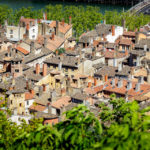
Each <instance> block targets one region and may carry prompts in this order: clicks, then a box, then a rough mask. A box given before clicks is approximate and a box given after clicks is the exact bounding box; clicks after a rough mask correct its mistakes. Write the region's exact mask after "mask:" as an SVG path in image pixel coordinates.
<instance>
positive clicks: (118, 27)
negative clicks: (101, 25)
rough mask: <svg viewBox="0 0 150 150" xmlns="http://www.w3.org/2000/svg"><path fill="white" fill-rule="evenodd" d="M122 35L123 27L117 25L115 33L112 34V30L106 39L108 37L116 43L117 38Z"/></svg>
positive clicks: (109, 40) (111, 41) (108, 39)
mask: <svg viewBox="0 0 150 150" xmlns="http://www.w3.org/2000/svg"><path fill="white" fill-rule="evenodd" d="M120 35H123V27H120V26H116V27H115V35H114V36H112V32H110V33H109V34H108V35H107V36H106V39H107V41H108V42H110V43H114V42H115V40H116V39H117V38H118V37H119V36H120Z"/></svg>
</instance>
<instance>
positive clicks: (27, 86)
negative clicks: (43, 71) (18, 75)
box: [26, 81, 29, 89]
mask: <svg viewBox="0 0 150 150" xmlns="http://www.w3.org/2000/svg"><path fill="white" fill-rule="evenodd" d="M26 89H29V82H28V81H26Z"/></svg>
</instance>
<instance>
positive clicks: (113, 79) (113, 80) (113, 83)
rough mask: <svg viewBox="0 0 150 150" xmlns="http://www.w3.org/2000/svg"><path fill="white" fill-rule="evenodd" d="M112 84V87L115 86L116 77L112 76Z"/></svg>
mask: <svg viewBox="0 0 150 150" xmlns="http://www.w3.org/2000/svg"><path fill="white" fill-rule="evenodd" d="M111 85H112V87H115V78H112V81H111Z"/></svg>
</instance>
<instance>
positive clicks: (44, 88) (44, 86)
mask: <svg viewBox="0 0 150 150" xmlns="http://www.w3.org/2000/svg"><path fill="white" fill-rule="evenodd" d="M43 92H46V85H45V84H43Z"/></svg>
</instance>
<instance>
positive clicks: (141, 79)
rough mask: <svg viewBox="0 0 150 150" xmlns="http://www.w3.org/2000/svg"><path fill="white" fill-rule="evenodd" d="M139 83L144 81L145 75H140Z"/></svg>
mask: <svg viewBox="0 0 150 150" xmlns="http://www.w3.org/2000/svg"><path fill="white" fill-rule="evenodd" d="M138 83H140V84H143V83H144V77H143V76H139V77H138Z"/></svg>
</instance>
